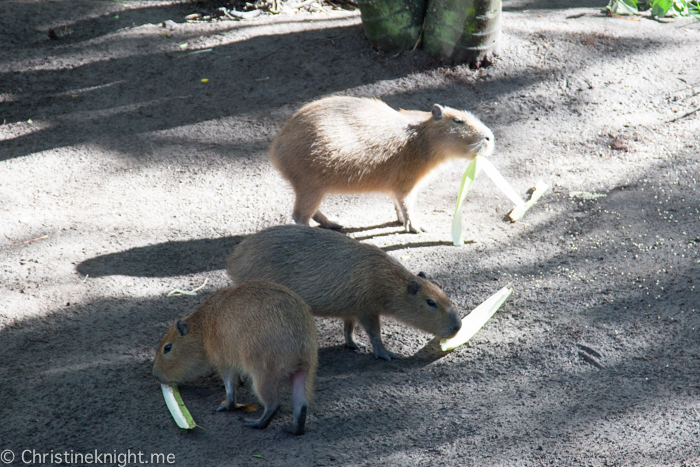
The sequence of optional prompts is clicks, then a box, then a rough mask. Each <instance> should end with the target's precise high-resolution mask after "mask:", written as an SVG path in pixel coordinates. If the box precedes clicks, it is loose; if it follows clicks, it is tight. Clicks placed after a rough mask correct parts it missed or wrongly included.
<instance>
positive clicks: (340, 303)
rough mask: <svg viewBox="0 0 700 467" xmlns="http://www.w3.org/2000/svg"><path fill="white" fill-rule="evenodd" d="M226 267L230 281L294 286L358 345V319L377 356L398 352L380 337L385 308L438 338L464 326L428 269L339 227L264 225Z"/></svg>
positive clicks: (349, 342) (349, 341)
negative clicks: (415, 269) (419, 271)
mask: <svg viewBox="0 0 700 467" xmlns="http://www.w3.org/2000/svg"><path fill="white" fill-rule="evenodd" d="M227 270H228V273H229V276H231V279H233V281H234V283H241V282H243V281H246V280H250V279H266V280H270V281H274V282H276V283H279V284H283V285H285V286H287V287H289V288H290V289H291V290H293V291H294V292H296V293H298V294H299V295H300V296H301V297H302V298H303V299H304V301H306V303H308V304H309V306H310V307H311V312H312V313H313V314H314V315H317V316H324V317H336V318H341V319H342V320H343V321H345V339H346V343H347V345H348V346H349V347H351V348H355V349H356V348H357V345H356V344H355V342H354V340H353V329H354V327H355V323H356V322H357V321H359V322H360V324H362V326H363V327H364V328H365V330H366V331H367V334H368V335H369V337H370V340H371V342H372V345H373V347H374V356H375V358H379V357H381V358H385V359H387V360H391V358H395V357H396V355H394V354H392V353H390V352H388V351H387V350H386V349H385V348H384V345H383V344H382V340H381V331H380V324H379V316H380V315H382V314H385V315H390V316H393V317H395V318H396V319H398V320H399V321H402V322H404V323H406V324H409V325H411V326H414V327H416V328H418V329H421V330H423V331H426V332H429V333H432V334H435V335H437V336H439V337H452V336H453V335H454V334H456V333H457V331H458V330H459V328H460V326H461V321H460V319H459V317H458V316H457V314H456V313H455V312H454V310H453V309H452V305H451V303H450V301H449V300H448V298H447V296H446V295H445V293H444V292H443V291H442V290H440V288H439V287H437V286H436V285H435V284H433V283H432V282H430V281H429V280H427V279H425V276H417V275H415V274H412V273H410V272H409V271H408V270H406V268H404V267H403V266H402V265H401V264H400V263H399V262H398V261H396V260H395V259H393V258H392V257H390V256H389V255H387V254H386V253H384V252H383V251H382V250H380V249H379V248H377V247H376V246H373V245H367V244H364V243H360V242H358V241H357V240H354V239H351V238H349V237H346V236H345V235H343V234H340V233H338V232H333V231H329V230H324V229H314V228H311V227H307V226H301V225H281V226H277V227H272V228H269V229H266V230H263V231H261V232H258V233H256V234H254V235H251V236H250V237H247V238H246V239H245V240H243V241H242V242H241V243H240V244H239V245H238V246H236V249H235V250H234V252H233V254H232V255H231V256H230V258H229V259H228V263H227ZM428 300H431V301H432V302H434V305H435V306H431V305H429V304H428Z"/></svg>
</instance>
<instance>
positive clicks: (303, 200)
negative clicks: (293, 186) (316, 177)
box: [292, 192, 323, 225]
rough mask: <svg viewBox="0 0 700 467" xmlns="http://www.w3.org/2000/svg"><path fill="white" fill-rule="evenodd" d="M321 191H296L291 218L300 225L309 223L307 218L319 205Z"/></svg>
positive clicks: (321, 197)
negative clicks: (302, 192)
mask: <svg viewBox="0 0 700 467" xmlns="http://www.w3.org/2000/svg"><path fill="white" fill-rule="evenodd" d="M322 199H323V193H304V194H301V193H298V192H297V197H296V199H295V200H294V212H293V213H292V218H293V219H294V222H296V223H297V224H301V225H309V220H310V219H311V216H313V215H314V214H315V213H316V211H318V207H319V206H320V205H321V200H322Z"/></svg>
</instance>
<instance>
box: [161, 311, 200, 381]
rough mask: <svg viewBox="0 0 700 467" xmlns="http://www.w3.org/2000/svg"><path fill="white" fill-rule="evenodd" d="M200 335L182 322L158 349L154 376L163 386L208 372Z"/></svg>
mask: <svg viewBox="0 0 700 467" xmlns="http://www.w3.org/2000/svg"><path fill="white" fill-rule="evenodd" d="M209 369H210V365H209V364H208V362H207V357H206V355H205V353H204V342H203V341H202V337H201V333H199V332H196V330H195V331H193V330H191V329H190V327H189V325H188V324H187V323H185V322H184V321H182V320H179V321H178V322H177V323H175V324H173V325H172V326H171V327H170V329H169V330H168V333H167V334H166V335H165V337H164V338H163V340H162V341H161V342H160V345H159V346H158V351H157V352H156V360H155V362H154V364H153V376H155V377H156V379H157V380H158V381H160V382H161V383H162V384H171V385H172V384H175V385H177V384H180V383H184V382H186V381H191V380H193V379H197V378H198V377H200V376H202V375H204V374H206V373H207V371H209Z"/></svg>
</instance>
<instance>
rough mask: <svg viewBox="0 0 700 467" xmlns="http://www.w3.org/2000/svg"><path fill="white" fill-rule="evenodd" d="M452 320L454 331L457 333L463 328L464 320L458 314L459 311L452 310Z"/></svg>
mask: <svg viewBox="0 0 700 467" xmlns="http://www.w3.org/2000/svg"><path fill="white" fill-rule="evenodd" d="M450 321H452V332H453V333H454V334H457V333H458V332H459V330H460V329H462V320H461V319H459V316H457V313H455V312H454V311H452V312H450ZM454 334H453V335H454Z"/></svg>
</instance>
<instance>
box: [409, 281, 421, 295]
mask: <svg viewBox="0 0 700 467" xmlns="http://www.w3.org/2000/svg"><path fill="white" fill-rule="evenodd" d="M419 289H420V284H419V283H418V282H416V281H414V280H411V282H409V283H408V288H407V290H408V293H409V294H410V295H415V294H417V293H418V290H419Z"/></svg>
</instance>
